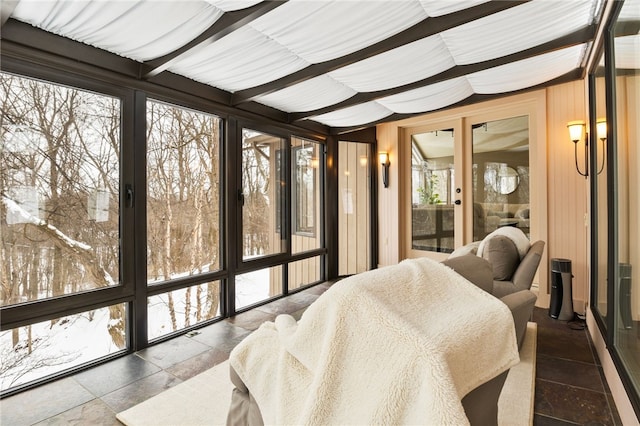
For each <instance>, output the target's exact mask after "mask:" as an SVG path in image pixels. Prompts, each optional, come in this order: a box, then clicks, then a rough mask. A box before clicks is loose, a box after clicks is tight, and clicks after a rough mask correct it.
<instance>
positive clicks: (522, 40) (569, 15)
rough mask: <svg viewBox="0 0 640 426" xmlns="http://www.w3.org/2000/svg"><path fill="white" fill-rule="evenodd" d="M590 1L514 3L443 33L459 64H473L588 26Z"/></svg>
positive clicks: (540, 0)
mask: <svg viewBox="0 0 640 426" xmlns="http://www.w3.org/2000/svg"><path fill="white" fill-rule="evenodd" d="M591 9H592V2H591V1H566V2H554V3H553V4H550V3H549V2H548V1H544V0H538V1H536V0H534V1H531V2H529V3H524V4H522V5H519V6H516V7H512V8H510V9H507V10H504V11H502V12H499V13H496V14H493V15H490V16H487V17H485V18H482V19H478V20H476V21H472V22H469V23H467V24H464V25H460V26H459V27H455V28H452V29H450V30H447V31H444V32H443V33H442V38H443V39H444V41H445V43H446V45H447V47H448V48H449V49H450V50H451V54H452V56H453V58H454V60H455V62H456V64H458V65H463V64H472V63H476V62H482V61H486V60H490V59H495V58H498V57H501V56H506V55H509V54H511V53H515V52H518V51H521V50H525V49H528V48H531V47H534V46H537V45H540V44H543V43H546V42H548V41H551V40H554V39H556V38H559V37H562V36H564V35H567V34H570V33H572V32H574V31H576V30H579V29H580V28H583V27H585V26H587V25H588V24H589V23H590V21H591V19H592V16H591Z"/></svg>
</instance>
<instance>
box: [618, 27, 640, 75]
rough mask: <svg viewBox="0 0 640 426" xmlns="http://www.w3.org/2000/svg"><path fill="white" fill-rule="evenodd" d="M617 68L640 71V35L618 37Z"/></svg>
mask: <svg viewBox="0 0 640 426" xmlns="http://www.w3.org/2000/svg"><path fill="white" fill-rule="evenodd" d="M615 43H616V47H615V50H616V68H621V69H632V70H639V69H640V54H639V52H640V35H633V36H627V37H616V39H615Z"/></svg>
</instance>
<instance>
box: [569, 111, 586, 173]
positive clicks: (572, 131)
mask: <svg viewBox="0 0 640 426" xmlns="http://www.w3.org/2000/svg"><path fill="white" fill-rule="evenodd" d="M567 127H568V128H569V138H570V139H571V140H572V141H573V146H574V151H575V152H574V157H575V160H576V170H577V172H578V174H579V175H580V176H584V177H585V179H586V178H587V176H589V156H588V152H589V148H588V147H589V135H588V134H585V129H586V125H585V123H584V121H582V120H579V121H571V122H569V123H567ZM583 138H584V173H583V172H581V171H580V167H579V166H578V142H580V141H581V140H583Z"/></svg>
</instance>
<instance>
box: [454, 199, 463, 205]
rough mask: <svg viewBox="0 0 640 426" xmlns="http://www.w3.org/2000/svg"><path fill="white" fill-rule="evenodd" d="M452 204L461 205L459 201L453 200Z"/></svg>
mask: <svg viewBox="0 0 640 426" xmlns="http://www.w3.org/2000/svg"><path fill="white" fill-rule="evenodd" d="M453 203H454V204H455V205H456V206H459V205H460V204H462V201H460V200H455V201H454V202H453Z"/></svg>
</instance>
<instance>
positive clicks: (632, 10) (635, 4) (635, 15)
mask: <svg viewBox="0 0 640 426" xmlns="http://www.w3.org/2000/svg"><path fill="white" fill-rule="evenodd" d="M618 19H619V20H620V21H634V20H637V19H640V0H625V2H624V4H623V5H622V10H621V11H620V15H618Z"/></svg>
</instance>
